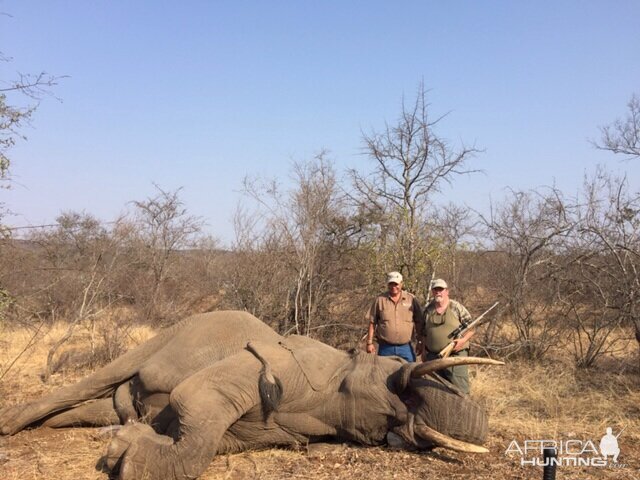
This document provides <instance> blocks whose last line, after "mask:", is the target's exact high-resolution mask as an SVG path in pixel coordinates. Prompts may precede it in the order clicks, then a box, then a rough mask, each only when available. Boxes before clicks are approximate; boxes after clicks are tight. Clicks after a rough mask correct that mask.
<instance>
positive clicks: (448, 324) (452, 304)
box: [424, 300, 471, 353]
mask: <svg viewBox="0 0 640 480" xmlns="http://www.w3.org/2000/svg"><path fill="white" fill-rule="evenodd" d="M470 320H471V314H470V313H469V311H468V310H467V309H466V308H464V306H463V305H462V304H461V303H459V302H456V301H455V300H449V305H447V308H446V309H445V311H444V312H442V313H438V312H436V304H435V302H431V303H429V305H427V307H426V308H425V309H424V338H425V340H424V344H425V346H426V347H427V350H429V351H430V352H433V353H438V352H439V351H441V350H442V349H443V348H444V347H446V346H447V345H448V344H449V343H450V342H451V339H450V338H448V337H449V334H450V333H451V332H453V331H454V330H455V329H456V328H458V327H459V326H460V324H461V323H462V322H463V321H464V322H468V321H470Z"/></svg>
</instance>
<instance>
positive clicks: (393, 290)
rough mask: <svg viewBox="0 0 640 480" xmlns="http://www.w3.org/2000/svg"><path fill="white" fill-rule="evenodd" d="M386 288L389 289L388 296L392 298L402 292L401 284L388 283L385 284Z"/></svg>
mask: <svg viewBox="0 0 640 480" xmlns="http://www.w3.org/2000/svg"><path fill="white" fill-rule="evenodd" d="M387 288H388V289H389V294H390V295H391V296H392V297H394V296H396V295H398V294H399V293H400V291H401V290H402V284H401V283H395V282H389V283H388V284H387Z"/></svg>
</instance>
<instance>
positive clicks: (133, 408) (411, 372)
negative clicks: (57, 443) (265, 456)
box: [0, 312, 500, 480]
mask: <svg viewBox="0 0 640 480" xmlns="http://www.w3.org/2000/svg"><path fill="white" fill-rule="evenodd" d="M453 361H456V362H460V360H453ZM463 361H464V362H465V363H490V364H499V363H500V362H496V361H493V360H488V359H474V358H471V357H470V358H468V359H463ZM436 362H440V363H436ZM436 362H429V363H424V364H410V363H406V362H405V361H404V360H402V359H400V358H397V357H379V356H377V355H370V354H365V353H347V352H343V351H339V350H336V349H335V348H332V347H330V346H328V345H325V344H323V343H321V342H318V341H315V340H312V339H310V338H308V337H302V336H295V335H294V336H290V337H282V336H280V335H278V334H277V333H276V332H274V331H273V330H272V329H271V328H269V327H268V326H267V325H265V324H264V323H262V322H261V321H260V320H258V319H257V318H255V317H253V316H252V315H250V314H248V313H244V312H213V313H205V314H200V315H194V316H192V317H189V318H187V319H185V320H183V321H182V322H180V323H177V324H176V325H174V326H172V327H170V328H168V329H166V330H163V331H162V332H161V333H160V334H158V335H157V336H156V337H154V338H152V339H150V340H149V341H147V342H146V343H144V344H142V345H140V346H138V347H136V348H134V349H132V350H131V351H129V352H127V353H126V354H124V355H123V356H121V357H120V358H118V359H116V360H115V361H113V362H112V363H111V364H109V365H107V366H105V367H103V368H102V369H100V370H98V371H96V372H95V373H93V374H91V375H89V376H88V377H86V378H85V379H83V380H82V381H80V382H79V383H77V384H75V385H71V386H68V387H63V388H60V389H58V390H56V391H54V392H52V393H51V394H49V395H47V396H45V397H44V398H42V399H40V400H38V401H35V402H33V403H30V404H27V405H17V406H14V407H9V408H5V409H3V410H2V411H0V433H2V434H3V435H12V434H14V433H16V432H18V431H20V430H22V429H24V428H26V427H28V426H36V425H44V426H50V427H68V426H105V425H114V424H123V425H124V427H122V428H121V429H120V430H119V432H118V433H117V434H116V435H115V437H114V438H113V439H112V441H111V443H110V444H109V446H108V449H107V452H106V454H105V456H104V457H103V463H104V464H105V465H106V467H107V468H108V469H110V470H111V471H112V472H114V473H115V472H118V477H117V478H119V479H124V480H133V479H139V478H151V479H187V478H197V477H198V476H199V475H201V474H202V472H204V470H205V469H206V468H207V466H208V465H209V463H210V462H211V460H212V459H213V457H214V456H215V455H216V454H219V453H232V452H239V451H242V450H246V449H256V448H266V447H272V446H287V445H299V444H306V443H308V442H313V441H321V440H323V439H330V438H339V439H342V440H348V441H354V442H358V443H361V444H364V445H380V444H384V443H385V442H386V439H387V435H388V434H394V435H393V436H394V438H395V439H396V440H395V441H396V442H397V440H398V437H400V438H401V439H402V441H403V443H404V445H405V446H407V447H408V448H425V449H426V448H433V447H434V446H442V447H446V448H451V449H454V450H459V451H466V452H484V451H486V449H484V448H483V447H481V446H480V445H481V444H482V443H483V442H484V440H485V438H486V435H487V416H486V414H485V412H484V410H483V409H482V408H481V407H480V406H479V405H478V404H476V403H475V402H474V401H473V400H471V399H470V398H469V397H468V396H466V395H464V394H461V393H460V392H458V391H456V389H455V387H453V386H451V385H450V384H447V382H446V381H444V380H441V379H440V377H437V376H434V375H433V373H430V371H432V370H433V369H434V368H435V367H438V368H441V367H442V365H443V363H442V362H444V364H447V365H448V364H450V363H451V362H452V360H450V359H446V360H438V361H436ZM429 364H432V365H431V366H429ZM394 443H395V442H394Z"/></svg>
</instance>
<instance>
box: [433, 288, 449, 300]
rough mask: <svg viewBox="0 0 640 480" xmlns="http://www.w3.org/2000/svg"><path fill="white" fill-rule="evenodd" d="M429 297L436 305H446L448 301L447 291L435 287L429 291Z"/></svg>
mask: <svg viewBox="0 0 640 480" xmlns="http://www.w3.org/2000/svg"><path fill="white" fill-rule="evenodd" d="M431 295H433V299H434V300H435V301H436V303H446V302H447V301H448V300H449V289H448V288H441V287H436V288H432V289H431Z"/></svg>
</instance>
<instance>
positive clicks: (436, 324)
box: [418, 278, 473, 393]
mask: <svg viewBox="0 0 640 480" xmlns="http://www.w3.org/2000/svg"><path fill="white" fill-rule="evenodd" d="M431 296H432V298H433V300H432V301H431V302H430V303H429V304H428V305H427V306H426V308H425V310H424V331H423V332H424V339H421V338H420V337H419V340H423V343H419V344H418V354H423V356H422V358H423V360H435V359H437V358H439V355H438V353H439V352H440V351H441V350H442V349H443V348H444V347H446V346H447V345H448V344H449V343H450V342H451V339H450V338H449V334H450V333H451V332H453V331H454V330H455V329H456V328H458V327H459V326H460V324H461V323H462V322H469V321H471V314H470V313H469V311H468V310H467V309H466V308H464V306H463V305H462V304H461V303H459V302H456V301H455V300H452V299H450V298H449V287H448V285H447V282H445V281H444V280H442V279H441V278H438V279H437V280H434V281H433V282H431ZM472 335H473V331H469V332H467V333H466V334H465V335H464V336H463V337H462V338H459V339H455V340H454V342H455V346H454V347H453V352H452V353H451V356H452V357H456V356H462V357H466V356H468V355H469V346H468V344H467V342H468V341H469V339H470V338H471V336H472ZM423 350H424V352H423ZM438 374H440V375H441V376H442V377H444V378H446V379H447V380H449V381H450V382H451V383H453V384H454V385H455V386H457V387H458V388H460V390H462V391H463V392H465V393H469V372H468V369H467V366H466V365H459V366H457V367H450V368H447V369H444V370H440V371H438Z"/></svg>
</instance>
